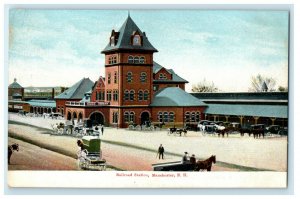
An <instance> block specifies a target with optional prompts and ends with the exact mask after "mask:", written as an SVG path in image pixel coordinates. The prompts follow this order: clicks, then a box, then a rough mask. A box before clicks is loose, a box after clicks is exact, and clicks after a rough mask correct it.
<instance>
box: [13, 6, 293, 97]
mask: <svg viewBox="0 0 300 199" xmlns="http://www.w3.org/2000/svg"><path fill="white" fill-rule="evenodd" d="M127 15H128V11H127V10H11V11H10V15H9V49H8V53H9V83H11V82H12V81H13V79H14V78H17V80H18V82H19V83H20V84H21V85H22V86H24V87H26V86H71V85H73V84H74V83H75V82H77V81H78V80H80V79H81V78H83V77H89V78H90V79H91V80H93V81H95V80H97V78H98V77H99V76H100V75H102V76H104V55H103V54H101V53H100V52H101V50H103V49H104V48H105V46H106V45H107V43H108V41H109V40H108V39H109V36H110V33H111V30H112V29H115V30H118V29H119V28H120V27H121V25H122V24H123V22H124V21H125V20H126V18H127ZM130 16H131V18H132V19H133V20H134V21H135V23H136V24H137V25H138V26H139V28H140V29H141V30H142V31H145V32H146V34H147V37H148V39H149V41H150V42H151V43H152V45H153V46H154V47H155V48H156V49H158V51H159V52H158V53H155V55H154V60H155V61H156V62H158V63H159V64H161V65H163V66H165V67H166V68H172V69H173V70H174V71H175V72H176V73H177V74H179V75H180V76H181V77H183V78H185V79H186V80H188V81H189V82H190V83H189V84H188V85H187V90H188V91H189V90H190V88H191V86H192V84H195V83H197V82H200V81H202V80H203V79H204V78H205V79H206V81H212V82H214V84H215V85H216V86H217V87H218V88H219V89H220V90H221V91H225V92H231V91H248V88H249V87H250V78H251V76H255V75H257V74H259V73H260V74H262V75H264V76H267V77H273V78H275V80H276V81H277V86H279V85H280V86H287V84H288V12H285V11H229V10H228V11H224V10H223V11H221V10H220V11H217V10H215V11H213V10H211V11H203V10H133V11H130Z"/></svg>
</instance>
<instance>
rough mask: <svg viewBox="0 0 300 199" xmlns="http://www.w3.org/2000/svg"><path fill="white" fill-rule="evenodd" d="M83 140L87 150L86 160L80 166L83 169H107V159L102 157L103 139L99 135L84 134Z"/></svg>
mask: <svg viewBox="0 0 300 199" xmlns="http://www.w3.org/2000/svg"><path fill="white" fill-rule="evenodd" d="M82 142H83V146H84V149H86V150H87V152H88V153H87V156H86V158H85V161H84V162H83V163H81V165H80V167H81V169H83V170H97V171H105V170H106V160H105V159H102V151H101V140H100V138H99V137H97V136H83V137H82Z"/></svg>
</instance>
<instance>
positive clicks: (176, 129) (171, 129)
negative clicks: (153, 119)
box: [168, 127, 187, 136]
mask: <svg viewBox="0 0 300 199" xmlns="http://www.w3.org/2000/svg"><path fill="white" fill-rule="evenodd" d="M173 133H174V135H175V134H179V135H180V136H181V134H182V133H184V136H186V134H187V130H186V129H185V128H183V129H179V128H176V127H171V128H169V131H168V135H169V134H173Z"/></svg>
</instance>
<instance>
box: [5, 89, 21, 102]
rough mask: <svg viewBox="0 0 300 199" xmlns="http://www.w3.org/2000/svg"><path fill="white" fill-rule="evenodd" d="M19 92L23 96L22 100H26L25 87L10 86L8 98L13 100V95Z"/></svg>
mask: <svg viewBox="0 0 300 199" xmlns="http://www.w3.org/2000/svg"><path fill="white" fill-rule="evenodd" d="M15 93H18V94H20V95H21V96H22V98H21V99H22V100H24V88H8V99H9V100H12V99H13V97H12V95H13V94H15Z"/></svg>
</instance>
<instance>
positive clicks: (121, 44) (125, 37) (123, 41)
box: [101, 16, 158, 53]
mask: <svg viewBox="0 0 300 199" xmlns="http://www.w3.org/2000/svg"><path fill="white" fill-rule="evenodd" d="M113 32H114V31H113ZM115 33H116V35H117V36H118V39H117V41H116V44H115V45H114V46H111V45H110V43H108V45H107V46H106V47H105V49H104V50H103V51H102V52H101V53H106V52H109V51H114V50H120V49H126V50H144V51H152V52H158V51H157V50H156V49H155V48H154V47H153V46H152V44H151V43H150V42H149V41H148V38H147V37H146V34H145V33H143V32H142V31H141V30H140V29H139V27H138V26H137V25H136V24H135V23H134V21H133V20H132V19H131V17H130V16H128V17H127V19H126V21H125V22H124V23H123V25H122V27H121V28H120V30H119V32H115ZM134 33H138V34H139V35H141V36H142V37H143V38H142V41H143V42H142V45H141V46H138V45H131V44H130V43H131V42H130V39H131V36H132V35H133V34H134Z"/></svg>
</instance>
